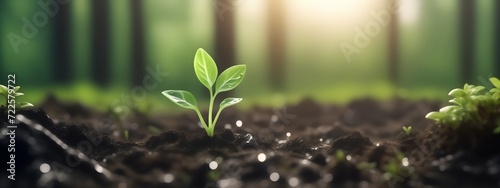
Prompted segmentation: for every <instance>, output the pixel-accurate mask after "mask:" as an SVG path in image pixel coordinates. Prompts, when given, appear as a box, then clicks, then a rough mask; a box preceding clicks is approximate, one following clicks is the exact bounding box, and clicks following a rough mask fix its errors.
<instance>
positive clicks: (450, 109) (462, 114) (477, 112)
mask: <svg viewBox="0 0 500 188" xmlns="http://www.w3.org/2000/svg"><path fill="white" fill-rule="evenodd" d="M490 82H491V83H492V84H493V86H495V87H494V88H492V89H491V90H489V91H486V92H485V91H483V90H484V89H485V87H484V86H474V85H469V84H465V85H464V88H463V89H462V88H457V89H453V90H451V91H450V93H449V94H448V95H450V96H452V97H454V98H453V99H451V100H450V101H449V102H450V103H452V104H451V105H449V106H445V107H443V108H441V109H440V110H439V111H438V112H430V113H428V114H427V115H426V116H425V117H426V118H427V119H432V120H435V121H436V122H438V123H440V124H445V125H450V126H451V127H452V128H454V129H457V128H459V127H460V126H461V125H464V124H472V125H484V124H486V123H488V120H489V117H490V116H492V115H495V114H498V113H499V112H498V108H499V107H500V80H499V79H498V78H495V77H492V78H490ZM499 120H500V119H497V120H496V121H499ZM495 123H496V122H495ZM477 128H480V129H482V128H481V127H477ZM493 132H495V133H500V123H496V128H494V129H493Z"/></svg>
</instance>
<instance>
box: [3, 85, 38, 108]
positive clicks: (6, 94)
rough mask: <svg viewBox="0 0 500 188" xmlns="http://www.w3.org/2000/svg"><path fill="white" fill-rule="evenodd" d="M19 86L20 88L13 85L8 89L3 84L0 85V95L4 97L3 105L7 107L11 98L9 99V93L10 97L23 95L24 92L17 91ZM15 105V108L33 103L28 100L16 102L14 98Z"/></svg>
mask: <svg viewBox="0 0 500 188" xmlns="http://www.w3.org/2000/svg"><path fill="white" fill-rule="evenodd" d="M20 88H21V86H16V87H14V89H12V90H10V91H9V88H8V87H6V86H4V85H0V95H1V96H3V97H4V98H5V107H7V106H8V105H9V100H12V99H9V95H10V96H11V97H14V98H17V97H19V96H23V95H24V93H21V92H17V91H18V90H19V89H20ZM9 92H10V93H9ZM15 105H16V109H21V108H25V107H29V106H33V104H31V103H29V102H17V100H16V103H15Z"/></svg>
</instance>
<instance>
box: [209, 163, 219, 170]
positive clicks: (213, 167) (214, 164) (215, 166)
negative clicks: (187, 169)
mask: <svg viewBox="0 0 500 188" xmlns="http://www.w3.org/2000/svg"><path fill="white" fill-rule="evenodd" d="M218 166H219V164H217V162H215V161H212V162H210V164H208V167H210V169H212V170H215V169H217V167H218Z"/></svg>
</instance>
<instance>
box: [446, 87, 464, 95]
mask: <svg viewBox="0 0 500 188" xmlns="http://www.w3.org/2000/svg"><path fill="white" fill-rule="evenodd" d="M448 95H449V96H453V97H464V96H466V95H467V93H466V92H465V91H464V90H463V89H459V88H457V89H453V90H451V91H450V93H448Z"/></svg>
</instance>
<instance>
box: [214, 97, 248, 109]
mask: <svg viewBox="0 0 500 188" xmlns="http://www.w3.org/2000/svg"><path fill="white" fill-rule="evenodd" d="M241 100H243V99H242V98H227V99H224V100H223V101H222V102H221V103H220V107H219V111H221V110H222V109H224V108H227V107H230V106H233V105H235V104H238V103H239V102H241Z"/></svg>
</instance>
